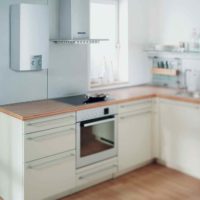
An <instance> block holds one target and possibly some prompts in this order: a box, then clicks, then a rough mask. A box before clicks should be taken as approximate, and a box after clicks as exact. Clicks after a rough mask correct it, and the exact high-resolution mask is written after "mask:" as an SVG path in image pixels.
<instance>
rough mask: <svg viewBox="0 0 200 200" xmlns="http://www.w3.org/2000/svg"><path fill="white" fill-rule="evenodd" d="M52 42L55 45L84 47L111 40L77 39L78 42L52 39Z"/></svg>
mask: <svg viewBox="0 0 200 200" xmlns="http://www.w3.org/2000/svg"><path fill="white" fill-rule="evenodd" d="M50 41H51V42H53V43H55V44H77V45H84V44H98V43H100V42H106V41H109V39H80V40H79V39H77V40H59V39H51V40H50Z"/></svg>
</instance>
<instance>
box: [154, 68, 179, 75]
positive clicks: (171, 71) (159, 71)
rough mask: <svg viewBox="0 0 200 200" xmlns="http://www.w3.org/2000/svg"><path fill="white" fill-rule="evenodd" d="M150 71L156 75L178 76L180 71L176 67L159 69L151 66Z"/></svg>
mask: <svg viewBox="0 0 200 200" xmlns="http://www.w3.org/2000/svg"><path fill="white" fill-rule="evenodd" d="M152 73H153V74H156V75H165V76H178V75H179V73H180V71H179V70H177V69H161V68H157V67H153V68H152Z"/></svg>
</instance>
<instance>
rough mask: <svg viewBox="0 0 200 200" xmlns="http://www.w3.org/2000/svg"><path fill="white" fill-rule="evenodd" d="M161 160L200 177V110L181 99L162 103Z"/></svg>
mask: <svg viewBox="0 0 200 200" xmlns="http://www.w3.org/2000/svg"><path fill="white" fill-rule="evenodd" d="M160 131H161V160H162V161H164V162H165V163H166V165H167V166H169V167H172V168H175V169H177V170H180V171H183V172H185V173H188V174H190V175H193V176H196V177H199V178H200V159H199V158H200V110H199V107H198V106H195V105H192V104H186V103H178V102H173V101H171V102H162V103H161V104H160Z"/></svg>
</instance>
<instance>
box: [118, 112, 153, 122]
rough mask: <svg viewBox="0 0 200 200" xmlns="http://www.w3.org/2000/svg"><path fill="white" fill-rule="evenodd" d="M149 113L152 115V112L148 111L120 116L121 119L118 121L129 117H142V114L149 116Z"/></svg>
mask: <svg viewBox="0 0 200 200" xmlns="http://www.w3.org/2000/svg"><path fill="white" fill-rule="evenodd" d="M151 113H152V111H150V110H149V111H143V112H135V113H131V114H128V115H125V116H122V117H120V119H122V120H124V119H127V118H130V117H134V116H139V115H144V114H151Z"/></svg>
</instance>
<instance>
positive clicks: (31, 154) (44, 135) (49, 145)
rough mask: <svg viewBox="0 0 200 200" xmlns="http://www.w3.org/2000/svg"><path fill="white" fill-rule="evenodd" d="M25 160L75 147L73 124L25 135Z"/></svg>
mask: <svg viewBox="0 0 200 200" xmlns="http://www.w3.org/2000/svg"><path fill="white" fill-rule="evenodd" d="M24 142H25V151H24V152H25V161H26V162H28V161H32V160H36V159H40V158H44V157H46V156H51V155H55V154H58V153H62V152H65V151H69V150H74V149H75V125H72V126H64V127H60V128H55V129H50V130H46V131H40V132H37V133H29V134H26V135H25V140H24Z"/></svg>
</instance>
